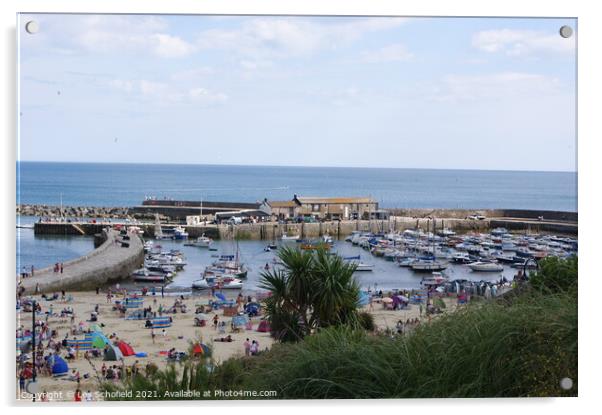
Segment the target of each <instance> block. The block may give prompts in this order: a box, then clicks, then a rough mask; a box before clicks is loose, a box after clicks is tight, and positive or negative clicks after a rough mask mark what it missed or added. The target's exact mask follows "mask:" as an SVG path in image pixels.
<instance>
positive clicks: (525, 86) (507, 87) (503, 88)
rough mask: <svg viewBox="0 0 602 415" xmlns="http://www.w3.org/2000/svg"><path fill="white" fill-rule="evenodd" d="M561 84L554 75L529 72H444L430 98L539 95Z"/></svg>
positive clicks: (552, 91)
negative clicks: (459, 73) (444, 75)
mask: <svg viewBox="0 0 602 415" xmlns="http://www.w3.org/2000/svg"><path fill="white" fill-rule="evenodd" d="M561 87H562V85H561V84H560V81H559V80H558V79H557V78H553V77H549V76H545V75H540V74H531V73H521V72H501V73H494V74H487V75H473V76H464V75H448V76H446V77H445V78H444V79H443V81H442V82H440V83H438V84H436V85H435V86H434V87H433V89H432V91H431V94H430V98H431V99H433V100H436V101H452V102H457V101H477V100H500V99H508V98H510V99H517V98H541V97H543V96H548V95H552V94H555V93H558V92H559V91H560V90H561Z"/></svg>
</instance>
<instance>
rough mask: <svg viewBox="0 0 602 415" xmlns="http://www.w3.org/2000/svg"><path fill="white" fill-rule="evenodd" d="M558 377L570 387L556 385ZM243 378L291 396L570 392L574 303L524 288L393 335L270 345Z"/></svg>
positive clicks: (345, 332)
mask: <svg viewBox="0 0 602 415" xmlns="http://www.w3.org/2000/svg"><path fill="white" fill-rule="evenodd" d="M564 377H569V378H571V379H573V381H574V382H575V387H574V388H573V389H572V390H570V391H564V390H562V389H561V388H560V386H559V382H560V380H561V379H562V378H564ZM245 378H246V381H245V382H244V385H245V388H248V389H257V390H264V389H267V390H276V391H278V396H279V397H280V398H289V399H316V398H328V399H332V398H347V399H353V398H438V397H503V396H506V397H508V396H565V395H566V396H575V395H576V391H577V388H576V384H577V383H576V382H577V304H576V301H575V298H574V297H572V296H570V295H565V294H558V295H548V296H543V295H540V294H524V295H522V296H521V297H520V298H516V299H514V301H513V303H512V305H511V306H507V305H504V304H503V303H500V302H488V303H483V304H480V305H478V306H469V307H466V308H465V309H463V310H461V311H458V312H456V313H452V314H449V315H444V316H442V317H441V318H438V319H436V320H434V321H433V322H432V323H431V324H427V325H423V326H420V327H418V328H417V329H416V330H415V332H414V333H413V334H411V335H409V336H399V337H395V338H390V337H386V336H370V335H367V334H366V333H365V332H364V331H362V330H351V329H347V328H331V329H326V330H322V331H321V332H320V333H319V334H317V335H315V336H310V337H307V338H306V339H305V340H304V341H303V342H300V343H297V344H287V345H281V346H280V347H274V348H273V349H272V350H271V351H270V352H268V353H267V354H266V355H265V356H264V357H263V358H262V360H261V361H259V362H258V364H257V366H256V367H254V368H253V370H252V371H250V373H249V375H248V376H246V377H245Z"/></svg>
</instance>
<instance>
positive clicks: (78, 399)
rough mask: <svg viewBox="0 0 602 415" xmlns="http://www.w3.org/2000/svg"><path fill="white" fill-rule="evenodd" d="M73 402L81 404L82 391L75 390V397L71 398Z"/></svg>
mask: <svg viewBox="0 0 602 415" xmlns="http://www.w3.org/2000/svg"><path fill="white" fill-rule="evenodd" d="M73 400H74V401H75V402H81V401H82V391H81V390H80V389H79V388H78V389H76V390H75V395H74V396H73Z"/></svg>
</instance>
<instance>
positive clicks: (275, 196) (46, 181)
mask: <svg viewBox="0 0 602 415" xmlns="http://www.w3.org/2000/svg"><path fill="white" fill-rule="evenodd" d="M295 194H297V195H300V196H371V197H372V198H374V199H376V200H377V201H378V202H379V205H380V206H381V207H384V208H393V207H396V208H461V209H475V210H476V209H487V208H506V209H538V210H561V211H573V212H576V211H577V173H574V172H531V171H485V170H436V169H385V168H338V167H337V168H334V167H281V166H224V165H167V164H116V163H55V162H52V163H51V162H19V163H17V203H21V204H46V205H56V206H58V205H59V204H61V203H62V204H63V205H65V206H134V205H139V204H141V203H142V201H143V200H144V199H145V198H146V197H156V198H172V199H182V200H207V201H224V202H254V201H258V200H263V199H264V198H267V199H268V200H290V199H292V198H293V195H295ZM37 219H38V218H35V217H19V218H17V222H18V223H19V224H20V225H25V226H27V225H30V224H33V223H34V222H35V221H36V220H37ZM16 243H17V262H16V265H17V272H19V271H20V270H22V269H23V267H31V266H32V265H33V266H34V267H36V268H37V269H39V268H42V267H45V266H48V265H51V264H54V263H56V262H65V261H68V260H70V259H73V258H77V257H78V256H81V255H84V254H85V253H87V252H89V251H90V250H92V249H93V239H92V238H90V237H84V236H58V235H52V236H50V235H44V236H40V235H38V236H35V235H34V234H33V230H32V229H28V228H19V229H17V241H16ZM161 244H162V245H164V248H165V249H180V250H182V252H183V253H184V254H185V256H186V258H187V262H188V265H187V267H186V269H185V270H184V271H183V272H180V273H178V275H177V276H176V278H175V279H174V281H173V282H172V284H171V287H168V288H173V289H175V290H178V289H189V288H190V285H191V283H192V281H193V280H194V279H196V278H198V277H199V275H200V273H201V272H202V270H203V269H204V267H205V266H206V265H208V264H210V263H211V262H212V261H214V260H215V258H213V257H212V255H216V254H229V253H232V252H233V251H234V249H235V248H234V246H233V243H232V242H230V241H218V242H216V247H217V248H218V251H217V252H210V251H208V250H202V249H200V248H195V247H186V246H183V244H182V243H180V242H177V241H167V242H166V241H161ZM264 248H265V241H241V242H240V243H239V249H240V252H241V257H242V259H243V260H244V261H245V262H246V264H247V265H248V267H249V269H250V272H249V278H248V281H247V283H246V288H248V289H251V290H253V289H256V288H257V286H258V283H259V279H260V274H261V272H262V271H263V270H264V268H265V265H266V264H268V265H270V264H271V261H273V259H274V256H275V253H274V252H265V251H264ZM334 250H335V251H336V252H338V253H339V254H341V255H343V256H356V255H361V257H362V261H363V262H369V263H372V264H374V266H375V269H374V271H373V272H369V273H358V277H357V278H358V280H359V281H360V283H361V284H362V286H364V287H365V288H367V287H368V286H371V287H377V288H382V289H391V288H418V287H419V283H420V278H418V277H416V275H414V274H413V273H412V272H411V271H410V270H408V269H403V268H400V267H397V266H395V264H393V263H390V262H386V261H384V260H382V259H379V258H373V257H371V256H370V255H369V254H368V253H367V252H366V251H363V250H362V249H361V248H358V247H354V246H352V245H351V244H349V243H346V242H344V241H336V242H335V247H334ZM448 272H449V273H451V274H454V275H452V278H460V277H462V278H467V279H477V280H482V279H485V280H492V279H499V278H500V276H501V275H499V274H493V275H487V274H478V275H473V274H471V273H470V272H468V273H466V270H465V268H461V267H456V266H452V267H450V269H449V270H448ZM512 273H513V270H512V269H510V268H507V270H505V271H504V275H505V276H507V277H511V276H512Z"/></svg>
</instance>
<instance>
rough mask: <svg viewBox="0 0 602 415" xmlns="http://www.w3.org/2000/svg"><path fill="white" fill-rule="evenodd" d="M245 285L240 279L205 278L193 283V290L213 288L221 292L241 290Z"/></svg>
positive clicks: (223, 277)
mask: <svg viewBox="0 0 602 415" xmlns="http://www.w3.org/2000/svg"><path fill="white" fill-rule="evenodd" d="M242 287H243V283H242V281H241V280H239V279H238V278H233V277H225V276H221V277H218V276H205V277H202V278H201V279H198V280H196V281H193V283H192V288H194V289H197V290H208V289H211V288H215V289H219V290H240V289H241V288H242Z"/></svg>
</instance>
